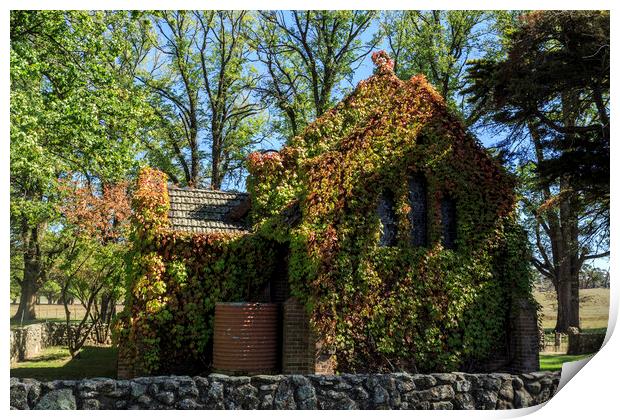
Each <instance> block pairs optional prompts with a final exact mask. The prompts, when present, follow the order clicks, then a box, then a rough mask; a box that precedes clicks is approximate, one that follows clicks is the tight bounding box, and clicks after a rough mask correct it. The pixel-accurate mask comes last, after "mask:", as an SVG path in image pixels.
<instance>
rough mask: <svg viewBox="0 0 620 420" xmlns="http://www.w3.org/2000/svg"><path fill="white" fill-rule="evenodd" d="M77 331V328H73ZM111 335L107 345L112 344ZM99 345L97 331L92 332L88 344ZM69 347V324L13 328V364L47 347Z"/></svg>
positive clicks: (11, 340) (59, 323)
mask: <svg viewBox="0 0 620 420" xmlns="http://www.w3.org/2000/svg"><path fill="white" fill-rule="evenodd" d="M71 328H73V330H74V331H75V330H76V327H75V326H72V327H71ZM110 340H111V337H110V334H108V340H107V341H106V342H105V343H100V344H110V343H111V341H110ZM95 343H97V336H96V333H95V330H94V329H93V330H91V332H90V334H89V336H88V338H87V339H86V344H95ZM66 345H67V324H66V323H64V322H42V323H39V324H31V325H26V326H24V327H16V328H11V338H10V346H11V350H10V353H11V363H13V362H20V361H23V360H26V359H28V358H31V357H34V356H36V355H37V354H39V353H40V352H41V350H43V349H44V348H45V347H51V346H66Z"/></svg>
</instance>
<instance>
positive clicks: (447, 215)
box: [441, 195, 456, 249]
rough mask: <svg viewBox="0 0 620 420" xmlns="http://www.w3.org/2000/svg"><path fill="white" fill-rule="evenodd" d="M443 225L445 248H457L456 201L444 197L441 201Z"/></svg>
mask: <svg viewBox="0 0 620 420" xmlns="http://www.w3.org/2000/svg"><path fill="white" fill-rule="evenodd" d="M441 225H442V228H443V246H444V248H446V249H455V248H456V201H455V200H454V199H453V198H451V197H448V196H446V195H444V197H443V198H442V199H441Z"/></svg>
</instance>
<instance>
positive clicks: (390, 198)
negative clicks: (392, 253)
mask: <svg viewBox="0 0 620 420" xmlns="http://www.w3.org/2000/svg"><path fill="white" fill-rule="evenodd" d="M377 213H378V215H379V220H380V221H381V236H380V238H379V245H380V246H394V245H396V234H397V229H398V228H397V224H396V212H395V210H394V193H393V192H392V191H390V190H384V191H383V192H382V193H381V196H380V197H379V204H378V206H377Z"/></svg>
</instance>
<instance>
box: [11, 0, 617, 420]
mask: <svg viewBox="0 0 620 420" xmlns="http://www.w3.org/2000/svg"><path fill="white" fill-rule="evenodd" d="M615 4H617V3H616V2H611V1H600V0H591V1H588V2H583V1H575V0H564V1H558V0H554V1H545V2H541V1H540V0H539V1H532V0H528V1H520V2H516V1H505V0H496V1H493V2H483V1H465V0H463V1H459V2H454V1H447V0H435V1H427V0H419V1H412V0H409V1H389V0H388V1H385V0H384V1H381V2H377V1H368V0H358V1H352V0H351V1H333V0H331V1H325V0H314V1H312V2H308V1H282V0H279V1H278V0H274V1H262V2H258V1H241V0H228V1H221V0H217V1H205V0H203V1H195V0H193V1H189V0H177V1H143V0H139V1H131V2H129V1H127V0H124V1H121V0H108V1H105V2H102V1H98V2H95V1H85V0H81V1H75V0H70V1H40V0H39V1H33V0H22V1H12V2H9V3H8V4H5V5H4V8H2V10H1V11H0V13H1V15H0V16H1V18H0V25H1V27H2V32H1V33H2V43H1V44H0V57H2V60H1V63H2V69H1V71H2V84H1V89H2V96H1V99H0V103H1V104H2V105H1V106H2V114H1V121H2V124H1V130H2V131H1V132H2V134H3V135H2V141H1V143H0V147H1V148H2V149H1V150H0V173H1V177H2V178H1V179H2V183H1V185H0V206H1V207H0V208H1V209H2V220H3V223H2V225H1V227H0V237H2V238H5V239H4V240H3V241H2V242H1V245H0V247H1V249H2V253H1V254H0V256H1V257H2V261H3V263H2V264H0V275H1V276H2V277H1V278H2V279H3V281H2V288H3V289H2V290H3V296H4V297H3V298H2V299H3V301H2V302H3V308H4V313H5V314H7V315H8V313H9V304H8V296H9V282H8V276H9V270H8V261H9V260H10V258H9V241H8V240H7V239H6V238H8V236H9V228H8V220H9V187H8V185H9V182H8V180H9V138H10V135H9V63H8V59H7V57H9V24H8V23H9V9H39V8H52V9H102V8H105V9H209V8H211V9H218V8H219V9H250V10H253V9H304V8H313V9H380V10H387V9H413V8H415V9H490V8H493V9H521V10H528V9H612V38H613V37H614V35H615V34H616V30H615V29H616V28H615V27H614V23H615V21H616V19H615V18H614V16H615V10H614V9H615V7H613V6H615ZM616 42H617V41H614V42H612V51H613V52H612V80H616V77H617V76H618V72H617V71H616V70H617V66H615V65H614V64H615V62H614V59H613V57H617V53H618V51H617V50H618V48H616ZM612 92H614V83H613V82H612ZM614 98H615V96H614ZM615 128H616V126H615V124H612V127H611V130H612V138H618V134H619V132H618V130H616V129H615ZM615 150H616V149H615V148H614V149H612V162H617V161H616V160H615V159H614V158H617V157H618V153H616V152H615ZM611 178H612V181H614V182H612V191H614V192H615V191H616V190H617V188H616V185H617V182H616V181H617V180H618V170H616V169H615V167H614V166H612V171H611ZM616 213H617V211H616V206H615V205H614V201H613V200H612V214H616ZM614 220H615V219H614ZM614 227H615V224H612V249H614V250H615V249H616V246H615V244H616V242H617V241H616V237H617V235H616V230H615V229H614ZM611 272H612V274H611V275H612V288H611V298H610V305H611V308H610V325H609V332H610V333H611V331H612V330H613V328H614V326H615V322H616V319H617V313H618V299H619V293H618V288H617V286H616V284H615V280H613V273H614V272H615V267H614V259H613V258H612V260H611ZM1 320H2V322H3V323H4V330H3V331H5V333H4V334H7V335H4V336H5V337H7V340H6V341H4V343H5V344H4V345H3V347H2V354H1V355H0V360H4V361H5V365H4V366H5V368H4V372H5V376H4V378H5V381H6V382H5V384H6V388H5V391H4V392H3V393H2V396H1V402H0V404H2V407H3V409H4V410H8V407H9V401H8V396H9V392H8V376H9V365H8V362H7V361H8V360H9V352H8V346H7V345H6V343H7V342H8V332H9V325H8V317H5V318H2V319H1ZM616 336H617V334H616ZM607 340H608V341H607V343H606V345H605V346H604V348H603V349H602V350H601V351H600V352H599V353H598V354H597V355H596V356H594V357H593V358H592V359H591V360H590V361H589V362H588V363H587V365H586V366H585V367H583V369H581V371H580V372H579V373H578V376H577V378H576V379H574V380H570V381H568V382H567V383H566V384H563V385H564V387H563V388H562V389H561V390H560V392H559V393H558V394H557V395H556V396H555V397H554V398H552V399H551V400H550V401H549V402H548V403H547V404H546V405H545V406H544V407H542V408H540V407H536V408H532V409H523V410H512V411H491V412H479V411H475V412H416V413H411V412H389V413H379V412H369V411H354V412H337V413H335V412H322V413H321V412H295V413H287V412H283V411H271V412H218V413H204V412H200V411H198V412H183V413H181V412H178V411H177V412H167V413H163V412H134V413H131V412H117V413H108V412H91V413H88V416H89V417H90V416H93V417H94V418H103V417H104V416H105V417H106V418H107V417H108V416H110V415H113V416H119V415H120V416H122V417H129V416H132V417H140V418H146V417H147V416H149V417H154V418H169V417H171V416H172V417H177V416H181V415H182V416H184V417H192V418H204V417H205V416H214V415H215V416H217V417H218V418H233V417H234V418H238V417H239V416H240V417H249V416H251V417H252V418H256V417H258V418H263V417H264V418H267V417H269V418H281V416H289V415H294V416H295V417H299V418H310V417H312V418H314V417H316V416H325V415H327V416H336V415H337V416H338V417H340V418H346V417H348V418H352V417H355V418H358V417H360V416H361V417H367V418H370V417H371V416H372V417H373V418H374V417H375V416H390V417H400V418H404V417H405V416H406V417H407V418H411V416H416V417H420V416H421V417H424V418H427V417H433V418H437V417H439V418H454V417H455V416H459V417H469V418H474V417H475V418H481V417H482V418H502V417H517V416H522V415H525V414H530V415H531V416H532V418H543V417H544V418H548V417H551V416H553V417H554V418H555V417H559V418H573V417H575V418H582V419H594V418H596V419H598V418H603V419H605V418H611V417H612V416H613V417H616V416H617V414H616V411H617V409H616V402H617V401H618V398H619V394H618V388H617V385H616V384H617V382H618V380H620V369H619V365H620V361H619V360H618V356H617V355H618V354H620V351H618V350H619V348H620V346H619V344H618V341H619V340H618V339H617V337H614V336H613V335H612V334H608V337H607ZM579 364H580V363H578V362H577V365H579ZM575 368H576V366H575V364H570V365H569V364H567V365H565V367H564V369H563V372H562V376H563V382H565V381H566V379H565V378H567V375H568V374H569V372H570V371H573V372H574V370H575ZM612 413H613V414H612ZM9 414H10V416H11V417H15V418H18V417H19V418H24V417H31V416H32V417H34V415H36V416H38V417H40V416H41V414H42V413H29V412H16V411H11V412H10V413H9ZM50 415H51V416H54V417H55V416H63V417H64V418H83V416H85V415H86V413H84V412H62V413H61V412H47V413H46V414H45V416H46V417H47V416H50Z"/></svg>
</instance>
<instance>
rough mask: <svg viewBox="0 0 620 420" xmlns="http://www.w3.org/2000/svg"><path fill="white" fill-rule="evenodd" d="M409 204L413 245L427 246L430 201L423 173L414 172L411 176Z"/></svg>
mask: <svg viewBox="0 0 620 420" xmlns="http://www.w3.org/2000/svg"><path fill="white" fill-rule="evenodd" d="M409 205H410V206H411V212H410V213H409V221H410V222H411V244H412V245H413V246H426V245H428V236H427V231H428V229H427V217H428V216H427V215H428V202H427V195H426V179H425V178H424V176H423V175H420V174H414V175H412V176H410V177H409Z"/></svg>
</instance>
